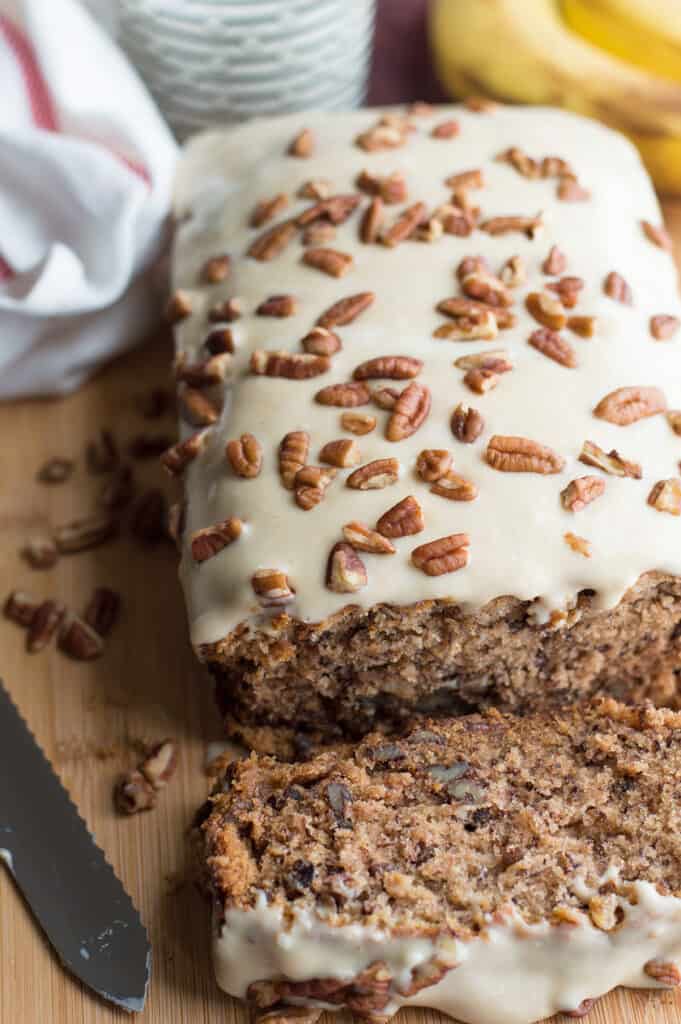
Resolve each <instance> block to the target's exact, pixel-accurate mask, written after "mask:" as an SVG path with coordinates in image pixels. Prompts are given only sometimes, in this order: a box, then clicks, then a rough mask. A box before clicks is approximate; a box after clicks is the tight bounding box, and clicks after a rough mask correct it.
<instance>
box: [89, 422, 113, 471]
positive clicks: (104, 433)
mask: <svg viewBox="0 0 681 1024" xmlns="http://www.w3.org/2000/svg"><path fill="white" fill-rule="evenodd" d="M118 460H119V455H118V445H117V444H116V439H115V438H114V436H113V434H112V433H111V431H110V430H100V432H99V438H98V439H97V441H88V442H87V444H86V446H85V463H86V465H87V468H88V471H89V472H90V473H110V472H111V470H112V469H115V468H116V466H117V465H118Z"/></svg>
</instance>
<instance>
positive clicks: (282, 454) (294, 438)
mask: <svg viewBox="0 0 681 1024" xmlns="http://www.w3.org/2000/svg"><path fill="white" fill-rule="evenodd" d="M309 450H310V435H309V434H308V433H307V432H306V431H304V430H292V431H290V433H288V434H286V435H285V436H284V437H283V438H282V440H281V443H280V445H279V476H280V477H281V482H282V484H283V485H284V487H285V488H286V489H287V490H288V491H292V490H293V486H294V482H295V478H296V473H297V472H298V470H299V469H302V468H303V466H304V465H305V463H306V462H307V455H308V452H309Z"/></svg>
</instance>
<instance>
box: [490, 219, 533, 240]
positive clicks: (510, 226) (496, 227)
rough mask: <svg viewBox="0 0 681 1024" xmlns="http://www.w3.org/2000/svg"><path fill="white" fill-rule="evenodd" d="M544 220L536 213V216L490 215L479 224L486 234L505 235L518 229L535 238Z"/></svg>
mask: <svg viewBox="0 0 681 1024" xmlns="http://www.w3.org/2000/svg"><path fill="white" fill-rule="evenodd" d="M543 227H544V222H543V220H542V218H541V216H540V215H539V214H538V215H537V216H536V217H490V219H489V220H485V221H483V222H482V224H481V225H480V230H481V231H486V232H487V234H488V235H507V234H509V233H510V232H513V231H519V232H521V233H522V234H524V235H527V237H528V238H531V239H532V238H536V237H537V235H538V234H539V232H540V231H541V229H542V228H543Z"/></svg>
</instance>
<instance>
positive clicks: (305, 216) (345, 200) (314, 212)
mask: <svg viewBox="0 0 681 1024" xmlns="http://www.w3.org/2000/svg"><path fill="white" fill-rule="evenodd" d="M361 200H362V197H361V195H359V193H357V192H351V193H349V194H347V195H337V196H329V197H328V199H320V200H319V202H317V203H313V204H312V206H308V208H307V209H306V210H303V212H302V213H300V214H298V217H297V218H296V223H297V224H298V225H299V226H300V227H301V228H304V227H306V226H307V225H309V224H313V223H314V222H315V221H319V220H326V221H328V222H329V223H330V224H343V223H345V221H346V220H347V219H348V217H350V215H351V214H352V213H353V212H354V211H355V210H356V209H357V207H358V206H359V204H360V202H361Z"/></svg>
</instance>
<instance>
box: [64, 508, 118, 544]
mask: <svg viewBox="0 0 681 1024" xmlns="http://www.w3.org/2000/svg"><path fill="white" fill-rule="evenodd" d="M117 533H118V522H117V520H116V519H115V518H114V516H112V514H111V512H110V511H109V510H107V509H105V510H103V511H102V512H96V513H95V514H94V515H91V516H89V517H88V518H86V519H76V520H74V521H73V522H70V523H66V524H65V525H64V526H58V527H57V528H56V530H55V531H54V541H55V544H56V545H57V549H58V551H59V553H60V554H62V555H72V554H75V553H76V552H78V551H85V550H86V549H88V548H95V547H99V545H100V544H104V543H105V542H106V541H108V540H110V539H111V538H112V537H115V536H116V534H117Z"/></svg>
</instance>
